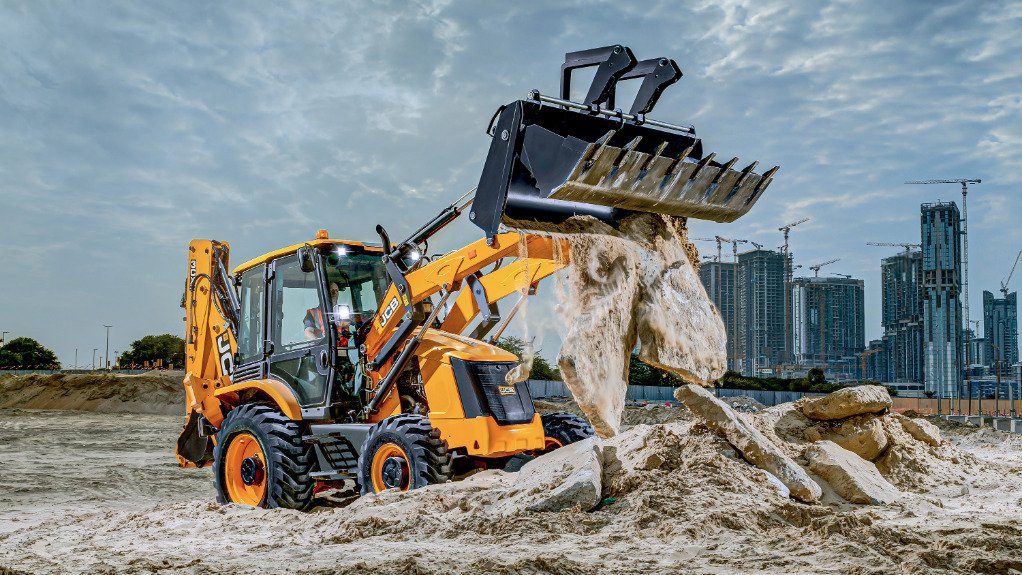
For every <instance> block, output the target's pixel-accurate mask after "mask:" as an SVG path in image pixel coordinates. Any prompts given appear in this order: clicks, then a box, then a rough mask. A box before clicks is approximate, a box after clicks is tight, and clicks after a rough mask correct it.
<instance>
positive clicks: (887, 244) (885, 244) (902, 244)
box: [866, 242, 923, 253]
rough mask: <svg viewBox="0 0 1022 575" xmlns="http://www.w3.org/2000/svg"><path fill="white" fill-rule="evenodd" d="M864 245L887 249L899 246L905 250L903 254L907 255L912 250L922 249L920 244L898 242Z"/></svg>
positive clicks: (868, 243)
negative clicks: (887, 247)
mask: <svg viewBox="0 0 1022 575" xmlns="http://www.w3.org/2000/svg"><path fill="white" fill-rule="evenodd" d="M866 245H867V246H889V247H897V246H901V247H903V248H905V253H908V252H910V251H912V248H920V249H921V248H922V247H923V246H922V245H921V244H907V243H898V242H866Z"/></svg>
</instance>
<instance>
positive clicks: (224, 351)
mask: <svg viewBox="0 0 1022 575" xmlns="http://www.w3.org/2000/svg"><path fill="white" fill-rule="evenodd" d="M216 348H217V351H219V352H220V372H221V373H223V374H224V375H226V376H230V375H231V374H232V373H234V356H233V355H231V340H230V339H229V338H228V337H227V332H224V333H222V334H220V336H219V337H218V338H216Z"/></svg>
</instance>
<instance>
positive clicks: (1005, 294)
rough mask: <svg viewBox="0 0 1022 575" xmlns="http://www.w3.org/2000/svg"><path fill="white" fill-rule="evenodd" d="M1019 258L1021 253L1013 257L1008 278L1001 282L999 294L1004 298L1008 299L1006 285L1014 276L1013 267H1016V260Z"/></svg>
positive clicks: (1021, 255)
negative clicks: (1013, 261) (1013, 260)
mask: <svg viewBox="0 0 1022 575" xmlns="http://www.w3.org/2000/svg"><path fill="white" fill-rule="evenodd" d="M1020 257H1022V251H1020V252H1018V255H1017V256H1015V263H1013V264H1011V271H1010V272H1009V273H1008V277H1007V278H1005V279H1004V281H1002V282H1001V294H1002V295H1004V297H1005V298H1007V297H1008V283H1009V282H1011V276H1012V275H1014V274H1015V266H1017V265H1018V258H1020Z"/></svg>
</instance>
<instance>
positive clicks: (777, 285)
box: [736, 249, 785, 375]
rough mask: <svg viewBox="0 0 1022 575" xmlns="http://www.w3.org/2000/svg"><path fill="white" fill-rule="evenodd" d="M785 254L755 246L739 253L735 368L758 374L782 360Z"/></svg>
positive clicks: (743, 371) (746, 373)
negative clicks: (737, 359) (736, 362)
mask: <svg viewBox="0 0 1022 575" xmlns="http://www.w3.org/2000/svg"><path fill="white" fill-rule="evenodd" d="M784 338H785V333H784V255H783V254H781V253H780V252H775V251H771V250H764V249H756V250H752V251H748V252H745V253H743V254H739V255H738V338H737V342H736V343H737V346H738V348H737V353H736V355H737V357H738V358H739V363H738V369H739V370H740V371H741V372H742V373H743V374H745V375H757V374H758V373H759V371H760V370H766V369H768V368H771V367H773V366H776V365H780V364H781V363H783V358H782V356H783V355H784Z"/></svg>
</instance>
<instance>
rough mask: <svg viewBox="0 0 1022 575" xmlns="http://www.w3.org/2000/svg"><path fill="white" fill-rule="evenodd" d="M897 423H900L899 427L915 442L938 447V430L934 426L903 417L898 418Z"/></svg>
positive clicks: (923, 421) (926, 422) (920, 420)
mask: <svg viewBox="0 0 1022 575" xmlns="http://www.w3.org/2000/svg"><path fill="white" fill-rule="evenodd" d="M898 421H900V422H901V427H902V428H904V429H905V431H907V432H908V434H909V435H911V436H912V437H914V438H916V439H917V440H919V441H922V442H923V443H928V444H930V445H933V446H937V445H940V429H938V428H937V426H936V425H934V424H932V423H930V422H929V421H926V420H925V419H913V418H911V417H905V416H904V415H902V416H899V417H898Z"/></svg>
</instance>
